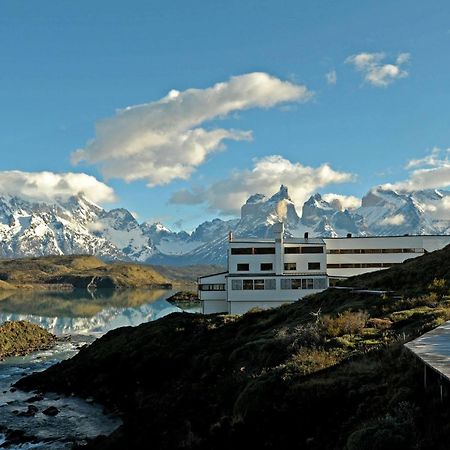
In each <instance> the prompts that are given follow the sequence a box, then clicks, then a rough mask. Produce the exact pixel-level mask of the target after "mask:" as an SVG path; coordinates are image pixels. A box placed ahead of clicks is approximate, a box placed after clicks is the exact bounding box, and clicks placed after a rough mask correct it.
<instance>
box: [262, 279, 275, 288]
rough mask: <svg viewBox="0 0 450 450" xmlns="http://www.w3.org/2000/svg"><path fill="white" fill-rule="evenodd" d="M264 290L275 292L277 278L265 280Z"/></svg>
mask: <svg viewBox="0 0 450 450" xmlns="http://www.w3.org/2000/svg"><path fill="white" fill-rule="evenodd" d="M264 289H267V290H274V289H276V280H275V278H268V279H266V280H264Z"/></svg>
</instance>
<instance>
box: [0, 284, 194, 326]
mask: <svg viewBox="0 0 450 450" xmlns="http://www.w3.org/2000/svg"><path fill="white" fill-rule="evenodd" d="M173 293H174V291H172V290H164V289H155V290H134V289H127V290H121V291H116V290H110V289H99V290H97V291H95V292H92V293H90V292H88V291H86V290H75V291H72V292H58V293H56V292H33V291H20V292H16V291H14V292H9V293H7V292H0V323H2V322H6V321H7V320H27V321H29V322H33V323H36V324H38V325H41V326H42V327H44V328H46V329H47V330H49V331H50V332H52V333H54V334H57V335H62V334H97V333H99V334H102V333H106V332H107V331H109V330H112V329H114V328H118V327H123V326H135V325H139V324H141V323H143V322H150V321H152V320H156V319H158V318H160V317H163V316H165V315H167V314H170V313H172V312H177V311H181V309H180V308H178V307H176V306H174V305H172V304H170V303H169V302H168V301H167V300H166V299H167V298H168V297H170V296H171V295H172V294H173ZM199 310H200V308H199V309H198V311H199ZM190 311H191V312H196V311H195V310H190Z"/></svg>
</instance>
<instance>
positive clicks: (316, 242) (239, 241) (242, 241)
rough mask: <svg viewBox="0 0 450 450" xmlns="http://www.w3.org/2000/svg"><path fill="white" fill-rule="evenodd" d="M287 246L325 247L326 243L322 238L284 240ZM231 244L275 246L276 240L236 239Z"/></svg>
mask: <svg viewBox="0 0 450 450" xmlns="http://www.w3.org/2000/svg"><path fill="white" fill-rule="evenodd" d="M283 242H284V243H285V244H302V245H308V244H312V245H325V241H324V240H323V239H322V238H308V239H305V238H285V239H284V240H283ZM230 244H275V240H274V239H260V238H243V239H239V238H234V237H233V240H232V241H231V242H230Z"/></svg>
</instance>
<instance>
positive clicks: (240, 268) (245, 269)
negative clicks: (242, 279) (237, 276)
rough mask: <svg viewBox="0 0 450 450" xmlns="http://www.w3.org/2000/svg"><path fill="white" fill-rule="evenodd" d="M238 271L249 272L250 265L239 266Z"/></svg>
mask: <svg viewBox="0 0 450 450" xmlns="http://www.w3.org/2000/svg"><path fill="white" fill-rule="evenodd" d="M237 270H238V271H239V272H248V271H249V270H250V266H249V265H248V264H238V265H237Z"/></svg>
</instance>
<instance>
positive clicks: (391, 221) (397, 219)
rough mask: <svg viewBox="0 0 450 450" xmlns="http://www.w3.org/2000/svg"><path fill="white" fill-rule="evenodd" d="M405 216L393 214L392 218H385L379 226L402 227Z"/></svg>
mask: <svg viewBox="0 0 450 450" xmlns="http://www.w3.org/2000/svg"><path fill="white" fill-rule="evenodd" d="M405 220H406V219H405V216H404V215H403V214H395V215H394V216H389V217H385V218H384V219H383V220H381V221H380V225H382V226H391V225H395V226H398V225H402V224H404V223H405Z"/></svg>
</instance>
